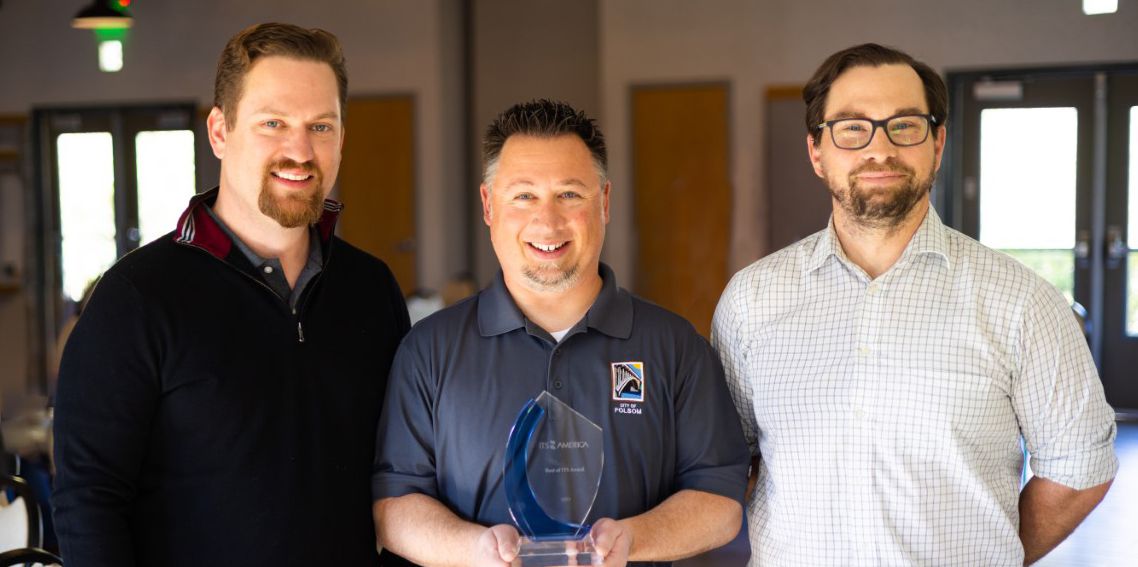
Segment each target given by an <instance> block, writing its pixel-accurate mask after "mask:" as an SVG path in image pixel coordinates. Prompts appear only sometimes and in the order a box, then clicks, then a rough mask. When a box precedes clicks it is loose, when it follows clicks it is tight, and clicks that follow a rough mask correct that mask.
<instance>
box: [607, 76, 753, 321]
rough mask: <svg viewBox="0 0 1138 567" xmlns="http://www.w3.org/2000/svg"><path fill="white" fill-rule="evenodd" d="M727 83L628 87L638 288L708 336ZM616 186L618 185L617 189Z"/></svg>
mask: <svg viewBox="0 0 1138 567" xmlns="http://www.w3.org/2000/svg"><path fill="white" fill-rule="evenodd" d="M727 109H728V94H727V85H726V84H705V85H681V86H666V87H655V86H654V87H640V88H635V89H634V90H633V92H632V131H633V136H632V144H633V146H632V154H633V194H634V196H633V201H634V204H635V222H636V236H637V240H638V254H637V259H636V269H637V272H636V274H635V278H632V279H634V281H635V282H636V284H635V289H636V292H637V293H638V294H640V295H641V296H643V297H645V298H646V299H649V300H651V301H653V302H656V303H658V304H660V305H662V306H664V307H666V308H668V309H671V310H672V311H675V312H677V313H679V314H680V315H682V316H684V317H685V318H687V320H689V321H691V322H692V324H693V325H695V327H696V329H697V330H698V331H699V332H700V333H702V334H703V335H704V336H707V335H708V333H709V332H710V330H711V316H712V314H713V313H714V312H715V305H716V303H718V301H719V296H720V294H721V293H722V292H723V288H724V286H726V285H727V276H728V274H727V254H728V251H729V246H730V234H731V183H730V180H729V179H730V177H729V160H728V141H729V130H728V110H727ZM618 190H619V189H618Z"/></svg>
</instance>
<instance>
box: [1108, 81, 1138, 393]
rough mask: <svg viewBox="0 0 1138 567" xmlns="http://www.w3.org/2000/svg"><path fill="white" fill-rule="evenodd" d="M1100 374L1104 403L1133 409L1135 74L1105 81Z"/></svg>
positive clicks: (1137, 310)
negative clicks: (1105, 392)
mask: <svg viewBox="0 0 1138 567" xmlns="http://www.w3.org/2000/svg"><path fill="white" fill-rule="evenodd" d="M1107 100H1108V104H1107V108H1108V112H1109V114H1108V120H1107V144H1108V153H1107V156H1106V189H1107V190H1106V196H1105V201H1106V207H1105V211H1104V214H1103V217H1104V227H1103V240H1104V242H1103V256H1104V261H1103V317H1102V322H1103V324H1102V336H1103V340H1102V343H1103V344H1102V359H1101V366H1102V373H1103V382H1104V385H1105V386H1106V391H1107V398H1108V399H1110V400H1111V401H1112V403H1115V404H1116V405H1121V406H1122V407H1126V408H1130V409H1138V73H1135V74H1116V75H1113V76H1111V77H1110V78H1108V80H1107Z"/></svg>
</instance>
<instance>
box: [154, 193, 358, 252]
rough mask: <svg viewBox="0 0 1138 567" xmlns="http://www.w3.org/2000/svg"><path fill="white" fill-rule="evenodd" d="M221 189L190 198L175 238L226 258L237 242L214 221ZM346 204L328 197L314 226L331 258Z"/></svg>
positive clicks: (324, 250)
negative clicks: (333, 237) (334, 235)
mask: <svg viewBox="0 0 1138 567" xmlns="http://www.w3.org/2000/svg"><path fill="white" fill-rule="evenodd" d="M219 191H220V189H219V188H218V187H214V188H213V189H210V190H209V191H206V192H205V193H199V194H197V195H195V196H194V197H193V198H191V199H190V204H189V206H188V207H186V210H185V211H184V212H182V216H181V217H179V218H178V226H177V228H176V229H175V230H174V240H175V241H177V242H179V243H181V244H189V245H191V246H196V247H198V248H201V249H203V250H205V251H206V252H209V253H210V254H212V255H214V256H215V257H217V258H219V259H221V260H225V259H226V258H227V257H228V256H229V253H230V251H231V250H232V249H233V248H234V242H233V240H232V239H231V238H230V237H229V235H228V234H226V231H225V230H222V228H221V227H220V226H218V224H217V222H215V221H214V219H213V217H212V215H211V214H210V212H211V209H212V207H213V204H214V202H216V201H217V194H218V192H219ZM343 208H344V205H342V204H341V203H339V202H337V201H333V200H332V199H324V212H323V213H321V216H320V220H318V221H317V222H316V224H315V225H314V226H313V228H315V229H316V235H317V237H319V240H320V246H321V253H322V254H323V257H324V258H325V259H326V258H328V253H329V246H330V244H331V242H332V235H333V234H334V233H335V231H336V220H337V219H338V218H339V216H340V211H341V210H343Z"/></svg>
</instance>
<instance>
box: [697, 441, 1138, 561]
mask: <svg viewBox="0 0 1138 567" xmlns="http://www.w3.org/2000/svg"><path fill="white" fill-rule="evenodd" d="M1115 448H1116V451H1117V453H1118V461H1119V468H1118V476H1117V477H1115V479H1114V484H1113V485H1112V486H1111V488H1110V492H1108V493H1107V495H1106V499H1105V500H1103V502H1102V504H1100V505H1099V506H1098V508H1096V509H1095V510H1094V512H1091V515H1090V516H1088V517H1087V519H1086V521H1084V522H1083V524H1082V525H1081V526H1079V528H1078V529H1077V530H1075V533H1073V534H1071V537H1069V538H1067V541H1064V542H1063V543H1062V544H1061V545H1059V547H1057V548H1055V550H1054V551H1052V552H1051V553H1050V554H1048V555H1047V557H1044V558H1043V559H1042V560H1040V561H1039V562H1037V563H1035V565H1036V566H1038V567H1100V566H1121V565H1138V422H1129V423H1119V424H1118V440H1117V441H1116V443H1115ZM749 556H750V552H749V548H748V545H747V542H746V538H745V537H743V534H740V536H739V537H737V538H735V541H733V542H731V543H730V544H728V545H726V546H724V547H723V548H720V549H717V550H715V551H713V552H711V553H708V554H705V555H701V556H699V557H693V558H691V559H688V560H686V561H681V562H679V563H677V566H678V567H733V566H739V565H745V564H746V561H747V558H748V557H749Z"/></svg>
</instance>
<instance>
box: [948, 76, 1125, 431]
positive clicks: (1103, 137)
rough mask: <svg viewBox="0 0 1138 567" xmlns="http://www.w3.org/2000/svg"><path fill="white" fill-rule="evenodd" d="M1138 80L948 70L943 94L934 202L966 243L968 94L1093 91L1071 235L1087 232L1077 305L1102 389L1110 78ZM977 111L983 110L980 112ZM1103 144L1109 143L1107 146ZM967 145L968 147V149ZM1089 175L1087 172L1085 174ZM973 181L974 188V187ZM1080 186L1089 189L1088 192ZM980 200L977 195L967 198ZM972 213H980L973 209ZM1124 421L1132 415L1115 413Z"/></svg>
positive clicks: (973, 136)
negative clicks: (991, 88)
mask: <svg viewBox="0 0 1138 567" xmlns="http://www.w3.org/2000/svg"><path fill="white" fill-rule="evenodd" d="M1136 74H1138V62H1136V63H1131V62H1111V63H1103V64H1083V65H1068V66H1040V67H1014V68H1004V69H965V70H953V71H949V72H948V73H947V74H946V82H947V85H948V90H949V98H950V112H949V120H948V138H949V139H948V144H947V145H946V148H945V155H944V163H943V167H942V170H941V177H942V178H943V179H944V183H943V187H944V191H942V193H941V194H940V195H939V198H938V199H935V203H936V205H937V207H938V210H939V211H940V212H941V214H942V216H943V218H944V219H945V223H946V224H948V225H949V226H952V227H953V228H956V229H957V230H960V231H961V232H964V233H965V234H967V235H968V236H971V237H973V238H977V237H978V219H971V218H968V215H967V208H966V207H965V203H964V202H965V198H966V195H967V194H968V193H970V192H972V193H974V192H975V191H976V186H975V185H973V186H972V187H969V186H968V185H970V183H969V182H968V180H967V175H966V174H967V172H966V170H965V167H966V165H967V164H968V162H969V154H968V153H966V152H970V153H975V154H978V152H979V147H978V141H979V133H978V132H970V131H968V124H967V121H966V120H965V117H966V116H967V115H966V112H967V109H968V105H969V104H975V103H976V98H975V97H974V96H973V95H972V93H970V92H969V91H968V89H970V88H971V87H972V86H973V85H975V84H976V83H978V82H982V81H992V82H993V83H999V82H1002V81H1008V82H1017V81H1018V82H1030V81H1032V80H1055V79H1083V80H1088V81H1089V82H1090V83H1091V89H1092V92H1091V93H1088V95H1089V99H1090V101H1089V108H1090V120H1089V124H1084V121H1083V117H1082V116H1080V124H1079V126H1078V128H1079V132H1080V136H1083V135H1086V136H1088V137H1087V138H1086V139H1087V140H1089V144H1087V143H1081V144H1080V147H1079V150H1078V156H1079V157H1078V159H1079V160H1080V163H1079V164H1078V165H1077V168H1078V169H1077V172H1076V176H1077V180H1078V181H1077V183H1080V186H1079V188H1078V191H1079V193H1078V194H1077V197H1076V201H1077V205H1076V206H1077V211H1076V224H1077V228H1076V230H1079V229H1084V228H1085V230H1087V231H1088V235H1087V236H1088V237H1089V238H1088V239H1087V244H1088V246H1087V255H1086V256H1087V257H1086V258H1078V257H1077V258H1076V262H1075V297H1076V299H1077V300H1080V302H1083V303H1085V305H1086V307H1087V312H1088V321H1087V331H1088V342H1089V346H1090V350H1091V354H1092V356H1093V357H1094V360H1095V363H1096V365H1097V366H1098V368H1099V373H1100V377H1102V379H1103V380H1104V383H1108V382H1111V381H1113V378H1108V377H1106V376H1105V375H1104V372H1106V371H1107V370H1108V369H1106V368H1104V367H1103V353H1104V348H1105V347H1104V344H1105V342H1106V339H1105V331H1106V330H1107V329H1105V326H1104V313H1105V311H1106V309H1107V306H1106V301H1105V295H1106V287H1107V286H1106V277H1107V275H1106V271H1105V270H1106V262H1107V259H1106V254H1105V249H1106V248H1105V247H1106V229H1105V227H1106V223H1107V206H1108V202H1107V200H1108V198H1114V197H1112V195H1111V194H1110V193H1109V187H1110V186H1111V183H1113V179H1112V178H1113V177H1114V176H1116V175H1117V174H1116V173H1114V171H1115V170H1118V169H1119V167H1118V166H1116V165H1114V164H1113V163H1110V162H1108V160H1109V159H1111V158H1110V156H1111V155H1114V153H1118V154H1121V150H1112V149H1111V148H1112V147H1115V146H1112V145H1111V143H1117V142H1116V140H1115V138H1116V137H1117V135H1116V134H1113V133H1112V131H1113V129H1114V124H1113V123H1112V122H1111V121H1109V117H1110V112H1111V109H1110V108H1109V105H1110V103H1111V101H1110V90H1109V81H1110V78H1111V77H1117V76H1123V75H1136ZM981 106H983V105H981ZM1015 106H1016V104H1015V101H1014V99H1008V104H1007V105H1006V107H1015ZM1108 136H1110V139H1109V141H1108ZM969 142H971V143H972V145H971V146H969ZM1088 170H1089V171H1088ZM976 181H978V180H976ZM1086 184H1089V186H1088V185H1086ZM1114 186H1116V187H1125V184H1122V185H1119V184H1117V183H1115V184H1114ZM973 198H975V199H979V194H978V193H976V194H975V195H973ZM976 210H978V208H977V209H976ZM1119 409H1120V410H1121V411H1122V412H1123V413H1128V412H1130V411H1132V409H1124V408H1119Z"/></svg>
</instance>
